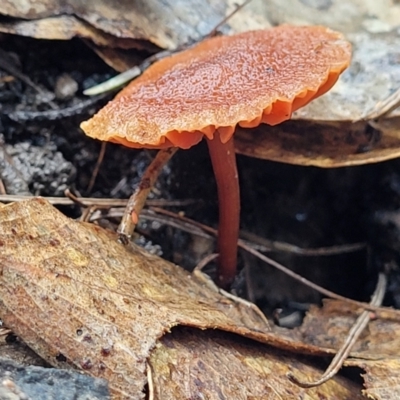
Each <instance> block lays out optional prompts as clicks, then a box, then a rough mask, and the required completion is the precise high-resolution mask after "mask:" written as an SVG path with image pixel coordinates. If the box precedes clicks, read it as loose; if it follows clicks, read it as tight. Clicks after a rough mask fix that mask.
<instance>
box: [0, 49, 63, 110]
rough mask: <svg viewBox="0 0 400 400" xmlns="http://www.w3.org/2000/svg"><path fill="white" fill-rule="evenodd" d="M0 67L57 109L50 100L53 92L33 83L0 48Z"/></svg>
mask: <svg viewBox="0 0 400 400" xmlns="http://www.w3.org/2000/svg"><path fill="white" fill-rule="evenodd" d="M0 68H1V69H3V70H4V71H7V72H8V73H9V74H11V75H13V76H14V77H16V78H18V79H19V80H20V81H22V82H24V83H26V84H27V85H28V86H30V87H31V88H32V89H34V90H36V92H37V93H39V94H40V95H41V96H43V98H45V99H46V100H47V101H46V102H47V104H48V105H49V106H50V107H51V108H52V109H53V110H57V109H58V107H57V105H56V104H55V103H54V102H53V101H52V99H53V98H54V97H55V95H54V93H52V92H50V91H49V90H47V89H44V88H42V87H40V86H38V85H36V83H34V82H33V81H32V80H31V79H30V78H29V77H28V76H26V75H25V74H23V73H22V72H21V71H20V70H19V69H18V68H16V67H15V66H14V65H13V63H12V61H11V59H10V57H9V55H8V54H7V53H6V52H5V51H4V50H2V49H0Z"/></svg>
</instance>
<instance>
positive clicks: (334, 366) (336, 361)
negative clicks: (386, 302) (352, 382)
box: [288, 273, 387, 388]
mask: <svg viewBox="0 0 400 400" xmlns="http://www.w3.org/2000/svg"><path fill="white" fill-rule="evenodd" d="M386 285H387V279H386V276H385V275H384V274H382V273H381V274H379V278H378V283H377V285H376V289H375V292H374V294H373V296H372V298H371V302H370V304H371V305H373V306H380V305H381V304H382V301H383V297H384V296H385V292H386ZM370 320H371V313H370V312H369V311H363V312H362V313H361V315H360V316H359V317H358V318H357V320H356V322H355V323H354V325H353V326H352V328H351V329H350V331H349V333H348V335H347V338H346V340H345V342H344V343H343V345H342V347H341V348H340V349H339V350H338V352H337V353H336V355H335V357H334V358H333V360H332V362H331V363H330V365H329V367H328V368H327V369H326V371H325V372H324V374H323V375H322V376H321V378H319V379H318V380H316V381H314V382H305V381H302V380H301V379H298V378H296V377H295V376H294V375H293V374H292V373H289V374H288V378H289V379H290V381H292V382H293V383H295V384H296V385H298V386H300V387H303V388H312V387H316V386H320V385H322V384H323V383H325V382H327V381H328V380H329V379H331V378H333V377H334V376H335V375H336V374H337V373H338V372H339V370H340V368H342V366H343V363H344V362H345V361H346V358H347V357H348V356H349V354H350V351H351V349H352V348H353V346H354V345H355V343H356V341H357V340H358V338H359V337H360V335H361V334H362V332H363V331H364V329H365V328H366V327H367V325H368V323H369V321H370Z"/></svg>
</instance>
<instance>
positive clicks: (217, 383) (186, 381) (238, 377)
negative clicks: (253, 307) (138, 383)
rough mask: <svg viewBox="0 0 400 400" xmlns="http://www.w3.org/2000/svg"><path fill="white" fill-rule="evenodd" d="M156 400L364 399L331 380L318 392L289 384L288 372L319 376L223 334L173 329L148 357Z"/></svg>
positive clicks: (343, 382) (316, 371)
mask: <svg viewBox="0 0 400 400" xmlns="http://www.w3.org/2000/svg"><path fill="white" fill-rule="evenodd" d="M149 363H150V366H151V368H152V375H153V386H154V394H155V399H157V400H175V399H208V400H214V399H215V400H220V399H235V400H247V399H254V400H256V399H259V400H261V399H269V400H274V399H276V400H278V399H303V398H304V399H330V400H335V399H338V400H339V399H340V400H346V399H348V400H356V399H362V398H364V397H363V396H362V395H361V388H360V387H359V386H358V385H356V384H354V383H351V382H349V381H347V380H345V379H343V378H340V377H335V378H334V379H332V380H330V381H329V382H327V383H325V384H324V385H321V386H320V387H317V388H312V389H303V388H300V387H298V386H297V385H295V384H293V383H291V382H290V381H289V379H288V378H287V374H288V373H289V372H293V373H297V372H298V371H301V373H302V374H305V375H306V376H307V377H309V378H310V379H313V378H314V379H316V378H317V377H319V376H320V375H321V373H322V372H321V371H320V370H319V369H318V368H315V367H313V366H312V365H311V364H310V363H307V362H306V361H305V360H299V357H297V358H296V357H294V356H293V355H289V354H285V353H282V352H279V351H277V350H274V349H272V348H271V347H269V346H263V345H260V344H257V343H255V342H251V341H249V340H246V339H243V338H240V337H238V336H236V335H230V334H227V333H222V332H215V331H214V332H213V331H205V332H200V331H198V330H195V329H179V328H178V329H173V331H172V333H170V334H168V335H165V336H164V337H163V338H162V339H161V340H160V341H159V343H158V344H157V346H156V348H155V350H154V351H153V352H152V354H151V357H150V360H149Z"/></svg>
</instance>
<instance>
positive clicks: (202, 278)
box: [192, 253, 271, 330]
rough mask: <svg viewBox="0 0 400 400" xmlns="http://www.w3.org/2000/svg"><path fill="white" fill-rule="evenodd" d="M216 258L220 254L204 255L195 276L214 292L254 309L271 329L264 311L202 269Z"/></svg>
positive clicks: (194, 271) (194, 272) (197, 266)
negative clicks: (233, 292)
mask: <svg viewBox="0 0 400 400" xmlns="http://www.w3.org/2000/svg"><path fill="white" fill-rule="evenodd" d="M216 258H218V254H215V253H214V254H209V255H208V256H206V257H204V258H203V259H202V260H201V261H200V262H199V263H198V264H197V265H196V267H195V268H194V270H193V272H192V274H193V276H195V277H196V278H197V279H198V280H199V281H200V282H201V283H203V284H205V285H206V286H207V287H208V288H209V289H211V290H212V291H214V292H217V293H219V294H220V295H222V296H224V297H226V298H227V299H229V300H232V301H233V302H234V303H239V304H242V305H244V306H246V307H248V308H250V309H251V310H253V311H254V312H255V313H256V314H257V315H258V316H259V317H260V319H261V320H262V321H263V322H264V324H265V326H266V327H267V329H268V330H271V326H270V324H269V322H268V320H267V318H266V317H265V315H264V313H263V312H262V311H261V310H260V309H259V308H258V307H257V306H256V305H255V304H254V303H252V302H250V301H247V300H245V299H243V298H241V297H238V296H235V295H233V294H232V293H229V292H227V291H226V290H224V289H221V288H220V287H218V286H217V285H216V284H215V283H214V282H213V281H212V279H211V278H210V277H209V276H208V275H207V274H205V273H204V272H203V271H202V269H203V268H204V267H205V266H206V265H207V264H208V263H210V262H211V261H214V260H215V259H216Z"/></svg>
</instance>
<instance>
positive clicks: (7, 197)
mask: <svg viewBox="0 0 400 400" xmlns="http://www.w3.org/2000/svg"><path fill="white" fill-rule="evenodd" d="M33 198H34V196H32V195H30V196H28V195H14V194H0V202H3V203H12V202H14V201H24V200H29V199H33ZM42 198H43V199H45V200H46V201H48V202H49V203H50V204H53V205H59V206H73V205H74V204H76V201H74V200H72V199H70V198H68V197H46V196H43V197H42ZM76 199H79V204H81V205H82V207H90V206H96V208H101V209H107V208H112V207H125V206H126V205H127V204H128V200H127V199H104V198H101V199H98V198H91V197H76ZM194 203H196V200H194V199H185V200H166V199H150V200H149V199H148V200H146V204H147V205H148V206H154V207H186V206H188V205H191V204H194ZM121 215H122V213H120V214H119V215H118V216H119V217H121Z"/></svg>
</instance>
